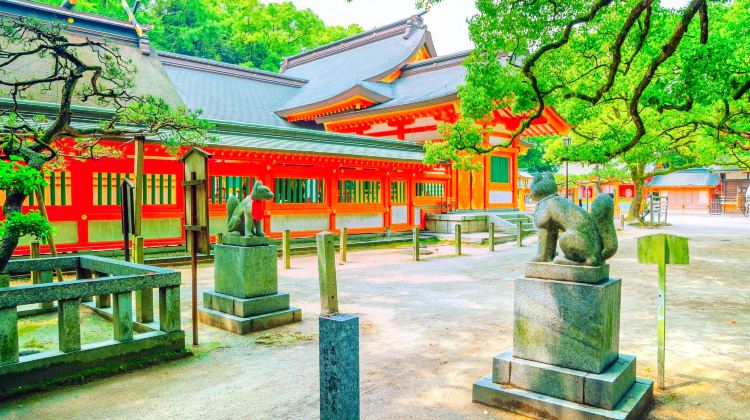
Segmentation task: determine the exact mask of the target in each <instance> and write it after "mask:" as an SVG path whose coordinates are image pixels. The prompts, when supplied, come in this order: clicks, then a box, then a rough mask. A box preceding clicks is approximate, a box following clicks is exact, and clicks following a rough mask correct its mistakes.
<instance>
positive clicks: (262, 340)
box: [255, 331, 318, 346]
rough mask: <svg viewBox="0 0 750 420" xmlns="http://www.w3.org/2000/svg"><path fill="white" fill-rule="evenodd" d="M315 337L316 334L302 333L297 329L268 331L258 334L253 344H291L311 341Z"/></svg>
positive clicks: (316, 336)
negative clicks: (277, 331) (278, 331)
mask: <svg viewBox="0 0 750 420" xmlns="http://www.w3.org/2000/svg"><path fill="white" fill-rule="evenodd" d="M317 338H318V335H317V334H302V333H301V332H299V331H289V332H280V333H268V334H263V335H260V336H258V337H257V338H256V339H255V344H259V345H262V346H293V345H295V344H299V343H307V342H312V341H315V340H316V339H317Z"/></svg>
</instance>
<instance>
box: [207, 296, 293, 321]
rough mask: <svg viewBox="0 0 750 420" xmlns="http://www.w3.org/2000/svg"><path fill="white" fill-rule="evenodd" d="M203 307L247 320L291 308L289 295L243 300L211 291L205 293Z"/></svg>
mask: <svg viewBox="0 0 750 420" xmlns="http://www.w3.org/2000/svg"><path fill="white" fill-rule="evenodd" d="M203 306H204V307H206V308H208V309H213V310H214V311H219V312H224V313H226V314H230V315H234V316H238V317H240V318H247V317H251V316H256V315H262V314H267V313H270V312H278V311H282V310H284V309H287V308H289V294H288V293H276V294H274V295H268V296H259V297H254V298H250V299H242V298H238V297H234V296H229V295H225V294H222V293H218V292H213V291H211V292H204V293H203Z"/></svg>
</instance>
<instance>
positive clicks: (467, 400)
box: [0, 217, 750, 420]
mask: <svg viewBox="0 0 750 420" xmlns="http://www.w3.org/2000/svg"><path fill="white" fill-rule="evenodd" d="M670 222H671V223H673V224H674V226H673V227H672V228H669V229H666V230H662V231H669V232H670V233H675V234H680V235H684V236H688V237H689V238H690V247H691V258H692V264H691V265H690V266H684V267H669V268H668V295H667V299H668V312H667V317H668V318H667V319H668V328H667V346H668V347H667V384H668V389H667V390H666V391H664V392H657V394H656V397H657V404H656V406H655V407H654V410H653V411H652V412H651V417H653V418H670V419H671V418H684V419H691V420H694V419H698V418H700V419H704V418H708V419H711V418H715V419H727V418H750V397H748V396H750V336H749V335H750V334H749V332H750V309H749V308H750V307H749V306H748V304H749V302H750V280H748V277H749V276H750V274H748V273H750V259H748V250H749V249H750V220H748V219H745V218H708V217H673V218H671V220H670ZM709 224H710V225H709ZM650 233H653V231H644V230H637V229H632V228H629V229H627V230H626V232H625V233H624V234H622V236H621V251H620V252H619V253H618V255H617V256H616V257H615V258H614V259H613V260H612V261H611V265H612V275H613V276H616V277H622V278H623V296H622V320H621V339H620V343H621V344H620V350H621V351H622V352H623V353H627V354H634V355H636V356H637V357H638V374H639V376H644V377H648V378H652V379H653V378H654V375H655V371H656V319H655V315H656V267H655V266H644V265H640V264H637V263H636V257H635V241H634V238H635V237H636V236H639V235H644V234H650ZM464 249H465V253H466V254H467V255H466V256H463V257H452V256H450V253H451V252H452V248H451V247H448V246H446V247H440V248H439V249H438V250H437V251H438V252H437V253H436V254H435V255H433V256H429V257H426V258H424V261H422V262H419V263H413V262H411V261H410V255H409V254H408V251H407V250H406V249H393V250H371V251H350V252H349V260H350V261H351V262H349V263H347V264H346V265H343V266H342V265H339V266H338V267H339V278H338V281H339V293H340V296H339V299H340V302H341V309H342V311H345V312H352V313H357V314H360V315H361V319H360V323H361V336H360V339H361V356H360V357H361V381H362V382H361V392H362V416H363V418H367V419H381V418H382V419H385V418H409V417H410V418H420V419H422V418H424V419H427V418H430V419H433V418H445V419H452V418H481V417H485V418H492V417H496V418H512V417H510V416H508V415H507V414H505V413H503V412H501V411H498V410H494V409H490V408H487V407H484V406H482V405H478V404H473V403H472V402H471V384H472V382H473V381H475V380H477V379H478V378H479V377H481V376H483V375H484V374H486V373H487V372H489V370H490V368H491V360H492V356H493V355H495V354H496V353H499V352H501V351H503V350H505V349H507V348H509V347H510V346H511V341H512V315H513V314H512V309H513V293H512V292H513V290H512V279H514V278H515V277H518V276H520V275H521V270H522V264H523V262H524V261H526V260H528V259H529V257H530V255H531V254H532V252H533V249H534V248H533V247H531V246H528V247H524V248H521V249H518V248H514V247H512V246H510V245H504V246H503V247H500V248H499V250H498V251H497V252H495V253H494V254H489V253H488V252H487V251H486V250H485V249H483V248H476V247H470V246H465V247H464ZM292 264H293V267H294V268H293V269H292V270H280V271H279V273H280V279H279V289H280V290H282V291H285V292H288V293H290V294H291V298H292V304H293V305H295V306H299V307H301V308H302V311H303V312H302V314H303V322H302V323H300V324H295V325H292V326H288V327H284V328H279V329H276V330H272V331H270V332H265V333H264V332H261V333H256V334H252V335H248V336H235V335H232V334H229V333H226V332H224V331H221V330H218V329H213V328H210V327H207V326H202V328H201V330H200V339H201V342H202V343H203V345H202V346H201V350H199V351H198V352H197V355H196V356H194V357H191V358H188V359H184V360H180V361H176V362H172V363H167V364H163V365H160V366H156V367H152V368H148V369H145V370H141V371H137V372H133V373H129V374H124V375H120V376H116V377H112V378H107V379H103V380H97V381H94V382H91V383H88V384H84V385H79V386H69V387H66V388H63V389H58V390H53V391H50V392H45V393H39V394H34V395H31V396H28V397H26V398H21V399H17V400H14V401H10V402H7V403H5V404H4V405H2V406H0V418H14V419H15V418H17V419H45V418H58V419H59V418H65V419H70V418H129V419H138V420H142V419H151V418H159V419H164V418H175V417H179V418H219V419H229V418H233V419H236V418H252V419H279V418H316V417H317V412H318V353H317V327H318V326H317V313H318V288H317V287H318V286H317V270H316V266H315V264H316V261H315V257H313V256H304V257H295V258H293V261H292ZM212 272H213V269H212V268H211V267H205V268H203V269H201V270H200V276H201V280H200V287H201V289H208V288H210V287H211V284H212ZM187 278H188V273H187V272H184V276H183V279H187ZM189 299H190V295H189V289H188V288H187V287H183V289H182V300H183V305H182V310H183V314H182V315H183V319H182V321H183V326H185V327H186V328H187V327H189V325H190V323H189V314H190V311H189ZM188 333H189V331H188ZM260 343H266V344H260Z"/></svg>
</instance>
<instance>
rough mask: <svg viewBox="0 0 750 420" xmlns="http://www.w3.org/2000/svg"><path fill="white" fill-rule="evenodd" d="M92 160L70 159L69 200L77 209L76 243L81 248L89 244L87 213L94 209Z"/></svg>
mask: <svg viewBox="0 0 750 420" xmlns="http://www.w3.org/2000/svg"><path fill="white" fill-rule="evenodd" d="M94 166H97V165H95V163H94V162H81V161H78V160H71V162H70V173H71V176H72V178H73V179H72V180H71V182H70V188H71V199H72V200H71V201H72V202H73V206H74V207H75V208H77V209H79V211H77V212H75V214H76V215H77V217H76V219H77V220H76V223H77V225H78V243H77V245H79V246H80V247H82V248H85V247H86V246H87V245H88V244H89V221H88V219H89V215H90V214H91V213H92V211H93V210H94V193H93V191H94Z"/></svg>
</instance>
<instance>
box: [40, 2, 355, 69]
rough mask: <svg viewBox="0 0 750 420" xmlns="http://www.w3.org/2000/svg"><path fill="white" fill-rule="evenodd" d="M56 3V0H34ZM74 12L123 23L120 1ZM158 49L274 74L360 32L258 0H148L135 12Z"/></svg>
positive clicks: (83, 6)
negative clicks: (285, 62)
mask: <svg viewBox="0 0 750 420" xmlns="http://www.w3.org/2000/svg"><path fill="white" fill-rule="evenodd" d="M37 1H42V2H45V3H50V4H55V5H57V4H59V3H60V2H59V1H58V0H37ZM76 9H77V10H82V11H86V12H90V13H96V14H101V15H104V16H109V17H113V18H117V19H127V16H126V15H125V12H124V11H123V8H122V6H121V5H120V1H119V0H105V1H100V0H81V1H79V2H78V6H77V7H76ZM137 18H138V22H139V23H141V24H142V25H145V24H150V25H153V29H152V30H151V31H149V32H148V36H149V39H150V40H151V44H152V45H153V46H154V47H156V48H157V49H159V50H163V51H171V52H175V53H180V54H187V55H192V56H197V57H202V58H207V59H211V60H218V61H223V62H227V63H233V64H240V65H243V66H247V67H255V68H259V69H263V70H269V71H277V70H278V69H279V65H280V64H281V61H282V59H283V57H286V56H291V55H294V54H298V53H300V52H302V51H306V50H309V49H312V48H315V47H317V46H319V45H324V44H327V43H329V42H333V41H336V40H339V39H342V38H345V37H348V36H351V35H354V34H357V33H359V32H362V28H361V27H359V26H358V25H349V26H346V27H344V26H326V25H325V23H323V21H322V20H321V19H320V18H319V17H318V16H317V15H316V14H315V13H313V12H312V11H311V10H310V9H297V8H296V7H295V6H294V5H293V4H292V3H291V2H288V1H287V2H281V3H268V4H265V3H262V2H260V1H259V0H232V1H230V0H218V1H212V0H146V1H141V6H140V8H139V11H138V13H137Z"/></svg>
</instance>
